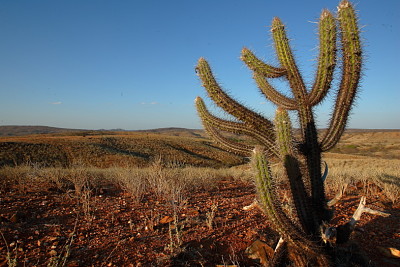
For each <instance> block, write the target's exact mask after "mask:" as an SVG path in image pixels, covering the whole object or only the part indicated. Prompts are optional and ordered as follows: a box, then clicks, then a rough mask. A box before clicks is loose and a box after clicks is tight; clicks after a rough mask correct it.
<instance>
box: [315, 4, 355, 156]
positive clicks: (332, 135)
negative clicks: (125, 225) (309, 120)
mask: <svg viewBox="0 0 400 267" xmlns="http://www.w3.org/2000/svg"><path fill="white" fill-rule="evenodd" d="M338 20H339V25H340V30H341V43H342V54H343V71H342V80H341V83H340V88H339V92H338V94H337V100H336V103H335V108H334V111H333V115H332V119H331V121H330V125H329V128H328V130H327V132H326V134H325V136H324V138H323V139H322V142H321V148H322V150H323V151H326V150H329V149H331V148H332V147H333V146H335V145H336V143H337V142H338V141H339V139H340V137H341V135H342V134H343V131H344V129H345V127H346V123H347V119H348V116H349V112H350V109H351V106H352V104H353V102H354V98H355V94H356V92H357V88H358V85H359V80H360V77H361V67H362V53H361V51H362V49H361V40H360V36H359V33H360V30H359V28H358V25H357V16H356V12H355V11H354V8H353V6H352V5H351V4H350V3H349V2H348V1H347V0H344V1H342V2H341V3H340V5H339V8H338Z"/></svg>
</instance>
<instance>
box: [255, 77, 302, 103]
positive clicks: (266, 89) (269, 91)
mask: <svg viewBox="0 0 400 267" xmlns="http://www.w3.org/2000/svg"><path fill="white" fill-rule="evenodd" d="M253 78H254V80H255V81H256V83H257V86H258V88H259V89H260V91H261V92H262V93H263V94H264V95H265V97H266V98H268V99H269V100H270V101H271V102H273V103H274V104H275V105H277V106H278V107H282V108H285V109H287V110H295V109H297V104H296V101H295V100H294V99H291V98H289V97H287V96H285V95H283V94H281V93H279V92H278V91H277V90H276V89H275V88H273V87H272V86H271V85H270V84H269V83H268V81H267V80H266V79H265V78H264V77H263V76H261V74H259V73H258V72H254V74H253Z"/></svg>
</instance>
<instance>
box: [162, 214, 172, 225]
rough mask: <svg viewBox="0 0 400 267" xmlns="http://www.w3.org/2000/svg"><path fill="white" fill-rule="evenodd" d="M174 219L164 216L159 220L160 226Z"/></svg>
mask: <svg viewBox="0 0 400 267" xmlns="http://www.w3.org/2000/svg"><path fill="white" fill-rule="evenodd" d="M173 221H174V218H172V217H171V216H164V217H163V218H162V219H161V220H160V224H166V223H170V222H173Z"/></svg>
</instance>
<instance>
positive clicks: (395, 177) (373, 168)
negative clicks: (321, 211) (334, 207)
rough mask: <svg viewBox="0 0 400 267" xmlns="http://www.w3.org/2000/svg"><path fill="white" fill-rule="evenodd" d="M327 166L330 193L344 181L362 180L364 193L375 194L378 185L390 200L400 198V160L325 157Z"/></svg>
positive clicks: (355, 181)
mask: <svg viewBox="0 0 400 267" xmlns="http://www.w3.org/2000/svg"><path fill="white" fill-rule="evenodd" d="M325 160H326V162H327V163H328V166H329V175H328V179H327V181H326V182H327V188H328V189H329V190H330V192H331V193H333V192H337V191H338V190H339V189H340V187H341V185H342V184H344V183H349V184H352V183H353V184H354V183H357V182H362V183H363V184H364V187H365V192H364V194H366V195H373V194H375V193H376V192H375V187H374V186H371V184H373V185H376V186H378V187H379V188H380V189H381V190H382V192H383V193H384V194H385V195H386V197H387V198H388V199H389V200H390V201H391V202H392V203H395V202H398V201H399V200H400V160H399V159H379V158H368V157H359V158H350V159H345V158H343V159H337V158H329V157H328V158H326V159H325Z"/></svg>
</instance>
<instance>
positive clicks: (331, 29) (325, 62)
mask: <svg viewBox="0 0 400 267" xmlns="http://www.w3.org/2000/svg"><path fill="white" fill-rule="evenodd" d="M336 35H337V33H336V20H335V18H334V17H333V15H332V13H330V12H329V11H328V10H324V11H322V14H321V17H320V20H319V57H318V69H317V73H316V77H315V81H314V85H313V87H312V90H311V92H310V94H309V99H308V102H309V103H310V105H312V106H314V105H316V104H318V103H320V102H321V100H322V99H323V98H324V97H325V96H326V93H327V92H328V90H329V88H330V86H331V83H332V79H333V72H334V69H335V66H336Z"/></svg>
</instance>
